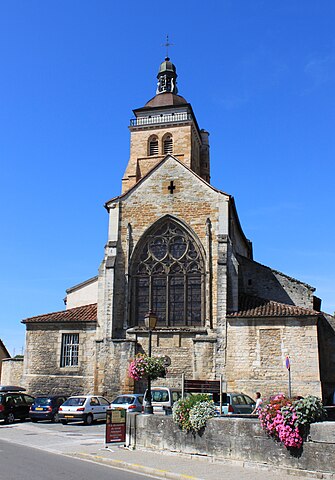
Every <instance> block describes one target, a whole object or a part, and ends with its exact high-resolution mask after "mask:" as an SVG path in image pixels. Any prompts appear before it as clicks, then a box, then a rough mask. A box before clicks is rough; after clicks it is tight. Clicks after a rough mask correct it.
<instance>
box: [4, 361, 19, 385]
mask: <svg viewBox="0 0 335 480" xmlns="http://www.w3.org/2000/svg"><path fill="white" fill-rule="evenodd" d="M22 374H23V358H5V359H4V360H2V368H1V384H2V385H18V386H20V387H21V386H22V385H21V382H22Z"/></svg>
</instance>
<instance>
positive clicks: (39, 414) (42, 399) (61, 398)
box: [29, 395, 67, 422]
mask: <svg viewBox="0 0 335 480" xmlns="http://www.w3.org/2000/svg"><path fill="white" fill-rule="evenodd" d="M66 399H67V396H66V395H38V396H37V397H36V398H35V400H34V403H33V404H32V406H31V407H30V411H29V417H30V419H31V421H32V422H38V421H39V420H51V421H52V422H59V417H58V409H59V407H60V406H61V405H62V403H64V402H65V400H66Z"/></svg>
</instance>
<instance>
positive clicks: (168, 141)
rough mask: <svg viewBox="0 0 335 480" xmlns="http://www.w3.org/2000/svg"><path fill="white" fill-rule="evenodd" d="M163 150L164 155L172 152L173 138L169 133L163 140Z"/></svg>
mask: <svg viewBox="0 0 335 480" xmlns="http://www.w3.org/2000/svg"><path fill="white" fill-rule="evenodd" d="M163 152H164V154H165V155H166V154H167V153H172V152H173V140H172V137H171V135H169V136H168V137H165V139H164V141H163Z"/></svg>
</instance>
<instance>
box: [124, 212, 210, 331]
mask: <svg viewBox="0 0 335 480" xmlns="http://www.w3.org/2000/svg"><path fill="white" fill-rule="evenodd" d="M131 273H132V287H133V290H132V292H133V293H132V324H134V325H144V317H145V314H146V313H147V312H148V311H153V312H154V313H155V314H156V315H157V317H158V323H157V325H158V326H185V325H192V326H199V325H202V323H203V316H204V314H203V311H204V262H203V257H202V254H201V252H200V249H199V246H198V245H197V243H196V242H195V240H194V239H193V238H192V237H191V235H190V234H189V233H188V232H187V231H186V230H185V229H184V227H182V226H181V225H179V224H178V223H177V222H175V221H173V220H172V219H170V218H169V219H165V221H163V222H159V224H158V225H157V226H156V228H154V229H153V230H152V231H151V232H150V233H148V234H147V235H146V237H145V238H144V239H143V240H142V242H141V244H140V247H139V248H138V251H137V253H135V256H134V260H133V263H132V270H131Z"/></svg>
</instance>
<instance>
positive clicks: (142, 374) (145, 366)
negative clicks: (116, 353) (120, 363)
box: [128, 353, 166, 380]
mask: <svg viewBox="0 0 335 480" xmlns="http://www.w3.org/2000/svg"><path fill="white" fill-rule="evenodd" d="M128 375H129V376H130V378H132V379H133V380H141V379H142V378H150V379H151V380H156V379H157V378H165V376H166V371H165V367H164V357H148V355H143V354H142V353H139V354H138V355H136V357H135V358H134V360H132V361H131V362H130V365H129V368H128Z"/></svg>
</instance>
